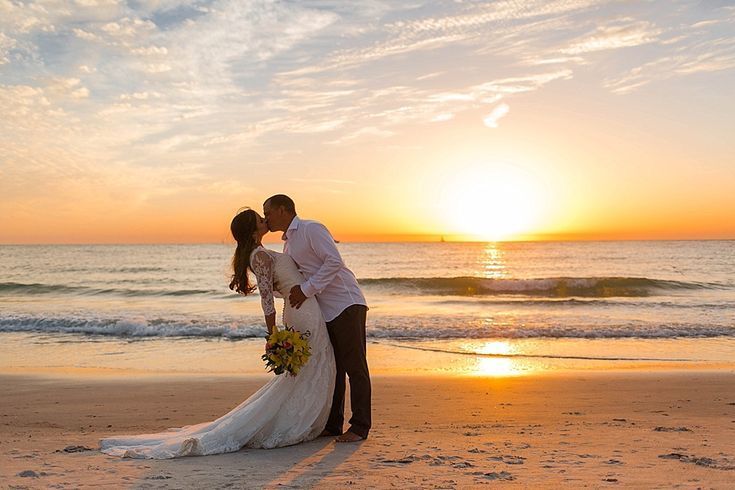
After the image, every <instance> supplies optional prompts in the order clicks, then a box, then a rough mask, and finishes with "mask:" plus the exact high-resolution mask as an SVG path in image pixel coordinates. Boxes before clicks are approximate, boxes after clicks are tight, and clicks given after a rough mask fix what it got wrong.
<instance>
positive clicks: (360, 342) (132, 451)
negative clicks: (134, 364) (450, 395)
mask: <svg viewBox="0 0 735 490" xmlns="http://www.w3.org/2000/svg"><path fill="white" fill-rule="evenodd" d="M263 214H264V216H265V217H261V216H260V215H259V214H258V213H257V212H255V211H253V210H252V209H246V210H244V211H241V212H239V213H238V214H237V215H236V216H235V218H234V219H233V220H232V223H231V224H230V230H231V231H232V236H233V237H234V238H235V240H236V241H237V249H236V250H235V254H234V256H233V258H232V269H233V272H232V281H231V283H230V289H232V290H234V291H236V292H238V293H240V294H249V293H251V292H254V291H255V286H254V285H253V284H251V282H250V277H249V271H250V272H252V273H253V274H254V275H255V277H256V281H257V289H258V290H259V292H260V299H261V305H262V307H263V314H264V315H265V323H266V326H267V327H268V333H271V332H272V331H273V330H274V328H275V326H276V309H275V306H274V301H273V298H274V296H276V294H278V295H279V296H280V297H283V298H284V311H283V323H284V325H286V326H288V327H291V328H293V329H294V330H296V331H299V332H302V333H306V332H307V331H308V332H310V336H309V344H310V347H311V353H312V354H311V357H310V358H309V360H308V361H307V362H306V364H305V365H304V367H303V368H302V369H301V370H300V371H299V373H298V375H297V376H288V375H282V376H276V377H274V378H273V379H271V380H270V381H269V382H268V383H266V384H265V385H264V386H263V387H262V388H260V389H259V390H258V391H257V392H256V393H254V394H253V395H252V396H251V397H250V398H248V399H247V400H245V401H244V402H242V403H241V404H240V405H238V406H237V407H235V408H234V409H233V410H232V411H230V412H229V413H227V414H225V415H223V416H222V417H220V418H218V419H217V420H214V421H212V422H204V423H201V424H197V425H189V426H185V427H181V428H174V429H168V430H167V431H165V432H159V433H155V434H142V435H135V436H118V437H110V438H106V439H102V440H101V441H100V449H101V451H102V452H104V453H107V454H110V455H113V456H122V457H129V458H150V459H169V458H178V457H182V456H202V455H209V454H220V453H228V452H234V451H238V450H240V449H241V448H243V447H249V448H267V449H269V448H276V447H283V446H290V445H293V444H298V443H300V442H304V441H309V440H311V439H314V438H316V437H318V436H334V437H336V440H337V442H356V441H361V440H364V439H366V438H367V436H368V432H369V431H370V426H371V408H370V396H371V395H370V373H369V371H368V365H367V358H366V342H365V321H366V318H367V310H368V307H367V303H366V301H365V296H364V295H363V294H362V291H361V290H360V287H359V286H358V284H357V280H356V279H355V275H354V274H353V273H352V271H350V270H349V269H348V268H347V266H345V263H344V261H343V260H342V256H341V255H340V253H339V250H337V246H336V244H335V241H334V239H333V238H332V235H331V234H330V233H329V231H328V230H327V228H326V227H325V226H324V225H323V224H321V223H319V222H317V221H311V220H302V219H300V218H299V217H298V216H297V214H296V206H295V204H294V202H293V200H292V199H291V198H289V197H288V196H286V195H283V194H278V195H275V196H272V197H270V198H268V199H267V200H266V201H265V203H263ZM269 231H280V232H283V236H282V239H283V240H284V245H283V253H278V252H274V251H272V250H268V249H266V248H265V247H263V245H262V243H261V240H262V238H263V236H265V235H266V233H268V232H269ZM345 376H347V377H349V380H350V403H351V407H352V418H351V419H350V421H349V423H350V427H349V429H348V430H347V432H344V433H343V424H344V402H345V400H344V399H345Z"/></svg>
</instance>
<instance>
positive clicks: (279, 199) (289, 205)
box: [263, 194, 296, 214]
mask: <svg viewBox="0 0 735 490" xmlns="http://www.w3.org/2000/svg"><path fill="white" fill-rule="evenodd" d="M265 202H270V203H271V208H280V207H282V208H284V209H285V210H286V211H288V212H289V213H292V214H296V205H295V204H294V202H293V199H291V198H290V197H288V196H287V195H286V194H276V195H275V196H271V197H269V198H268V199H266V200H265ZM265 202H264V203H263V205H265Z"/></svg>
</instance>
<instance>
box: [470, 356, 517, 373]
mask: <svg viewBox="0 0 735 490" xmlns="http://www.w3.org/2000/svg"><path fill="white" fill-rule="evenodd" d="M473 374H475V375H478V376H497V377H502V376H518V375H519V374H523V371H522V370H521V369H520V368H519V366H518V365H517V363H516V362H515V361H514V360H513V359H509V358H507V357H481V358H479V359H478V360H477V364H476V365H475V367H474V373H473Z"/></svg>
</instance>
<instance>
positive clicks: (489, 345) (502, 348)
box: [468, 340, 529, 377]
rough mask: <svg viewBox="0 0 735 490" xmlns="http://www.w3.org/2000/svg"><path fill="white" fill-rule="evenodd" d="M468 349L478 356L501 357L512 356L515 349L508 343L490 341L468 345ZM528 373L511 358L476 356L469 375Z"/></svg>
mask: <svg viewBox="0 0 735 490" xmlns="http://www.w3.org/2000/svg"><path fill="white" fill-rule="evenodd" d="M468 349H469V350H471V351H472V352H477V353H478V354H485V355H492V356H502V355H504V354H513V353H514V352H515V348H514V347H513V345H511V344H510V343H508V342H505V341H502V340H499V341H490V342H482V343H480V344H471V345H468ZM528 372H529V368H528V366H526V365H524V364H523V363H521V362H520V361H519V360H518V359H515V358H512V357H480V356H478V357H477V359H476V360H475V363H474V364H473V365H470V374H471V375H473V376H491V377H504V376H519V375H522V374H526V373H528Z"/></svg>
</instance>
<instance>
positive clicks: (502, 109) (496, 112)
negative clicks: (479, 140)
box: [483, 104, 510, 128]
mask: <svg viewBox="0 0 735 490" xmlns="http://www.w3.org/2000/svg"><path fill="white" fill-rule="evenodd" d="M508 112H510V107H509V106H508V104H500V105H499V106H497V107H496V108H495V109H493V110H492V112H491V113H490V114H488V115H487V116H485V118H484V119H483V122H484V123H485V126H487V127H488V128H497V127H498V121H499V120H500V119H502V118H504V117H505V116H506V115H508Z"/></svg>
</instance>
